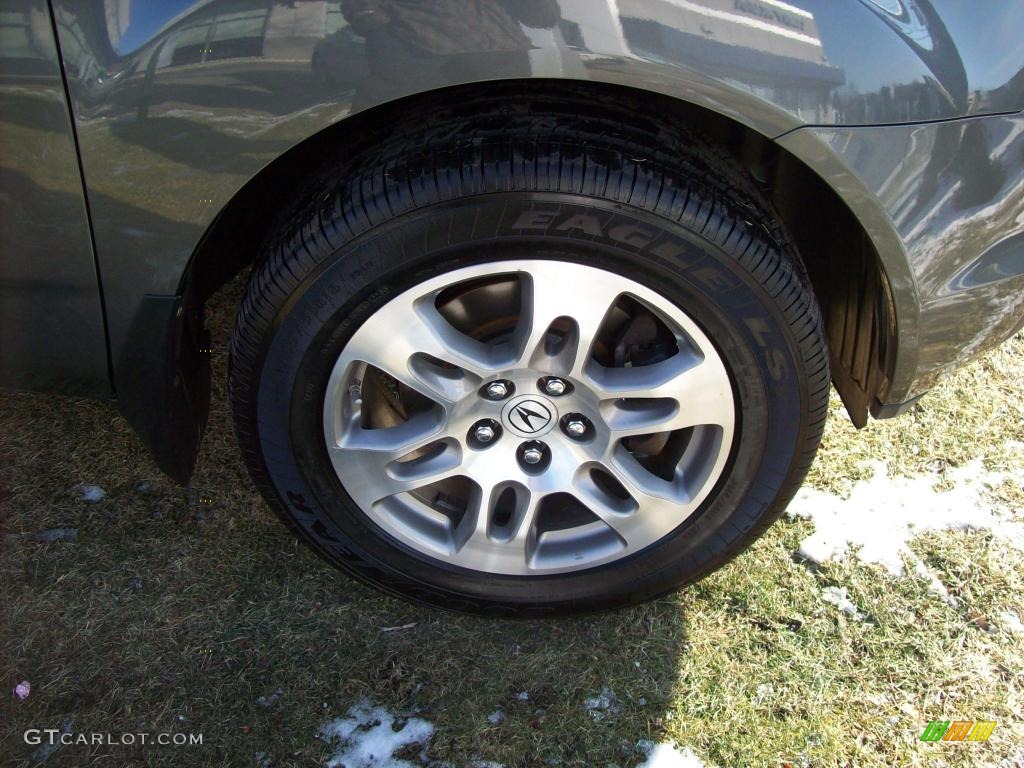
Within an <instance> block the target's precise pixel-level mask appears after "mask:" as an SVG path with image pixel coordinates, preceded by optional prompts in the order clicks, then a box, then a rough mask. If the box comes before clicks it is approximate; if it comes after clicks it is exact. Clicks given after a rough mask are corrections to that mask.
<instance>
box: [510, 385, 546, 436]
mask: <svg viewBox="0 0 1024 768" xmlns="http://www.w3.org/2000/svg"><path fill="white" fill-rule="evenodd" d="M557 420H558V411H557V409H556V408H555V406H554V403H552V402H551V401H550V400H548V399H547V398H546V397H541V396H540V395H522V396H521V397H516V398H513V399H512V400H509V402H508V403H506V405H505V407H504V408H503V409H502V410H501V421H502V423H503V424H504V425H505V429H507V430H508V431H509V432H511V433H512V434H514V435H519V437H540V436H541V435H543V434H545V433H547V432H550V431H551V428H552V427H553V426H554V425H555V422H556V421H557Z"/></svg>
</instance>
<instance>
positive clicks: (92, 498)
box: [78, 484, 107, 504]
mask: <svg viewBox="0 0 1024 768" xmlns="http://www.w3.org/2000/svg"><path fill="white" fill-rule="evenodd" d="M78 493H79V494H80V495H81V497H82V500H83V501H88V502H90V503H93V504H95V503H96V502H97V501H102V500H103V497H104V496H106V495H107V492H106V491H104V490H103V489H102V488H100V487H99V486H98V485H85V484H82V485H79V486H78Z"/></svg>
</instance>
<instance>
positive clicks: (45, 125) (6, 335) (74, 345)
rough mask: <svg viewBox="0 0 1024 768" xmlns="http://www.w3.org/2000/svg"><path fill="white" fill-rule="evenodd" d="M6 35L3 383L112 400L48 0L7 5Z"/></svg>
mask: <svg viewBox="0 0 1024 768" xmlns="http://www.w3.org/2000/svg"><path fill="white" fill-rule="evenodd" d="M0 34H2V38H0V39H2V40H3V41H4V44H3V47H2V48H0V118H2V119H0V386H6V387H23V388H32V389H39V390H47V391H52V392H62V393H68V394H80V395H91V396H94V397H104V396H109V395H110V377H109V374H108V368H107V345H106V341H105V339H104V333H103V313H102V312H101V309H100V293H99V283H98V281H97V279H96V265H95V262H94V260H93V253H92V247H91V243H90V239H89V226H88V219H87V217H86V207H85V202H84V197H83V190H82V179H81V175H80V174H79V170H78V159H77V157H76V154H75V143H74V137H73V134H72V130H71V120H70V115H69V113H68V106H67V101H66V99H65V93H64V85H63V81H62V79H61V74H60V67H59V61H58V57H57V49H56V46H55V44H54V35H53V25H52V23H51V19H50V12H49V9H48V8H47V5H46V2H45V0H4V7H3V9H2V14H0Z"/></svg>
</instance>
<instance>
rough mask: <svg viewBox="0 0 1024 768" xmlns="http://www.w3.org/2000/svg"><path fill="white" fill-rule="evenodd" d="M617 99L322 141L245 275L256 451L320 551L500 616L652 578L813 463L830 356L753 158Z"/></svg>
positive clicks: (702, 554)
mask: <svg viewBox="0 0 1024 768" xmlns="http://www.w3.org/2000/svg"><path fill="white" fill-rule="evenodd" d="M623 109H624V105H623V104H621V103H616V104H597V103H595V104H594V105H593V108H592V112H589V113H588V112H585V111H582V112H581V110H580V109H579V108H578V107H576V106H573V107H571V108H570V107H569V106H568V105H566V104H564V103H562V102H560V101H559V100H558V99H554V98H553V99H549V100H544V99H535V100H533V101H532V102H531V103H530V104H529V106H528V107H526V106H524V107H521V108H519V107H515V106H510V104H509V103H508V102H507V101H506V102H504V103H501V102H499V101H497V100H496V101H494V102H493V103H486V102H483V103H479V104H475V105H472V108H470V107H469V106H468V105H464V106H462V107H456V108H452V109H450V110H447V111H445V110H438V111H437V112H436V113H435V114H433V115H432V116H430V117H429V118H426V119H423V120H419V121H410V122H407V123H400V124H397V125H394V126H392V127H391V128H390V129H389V131H388V133H387V135H384V136H379V137H377V139H376V140H375V142H376V143H375V144H374V145H373V146H368V147H366V148H365V149H363V150H362V151H360V152H359V153H357V155H356V156H355V158H354V159H345V158H338V159H335V160H332V161H330V162H327V163H326V166H325V173H324V174H323V176H322V177H321V178H320V179H318V180H317V181H315V182H312V183H311V184H310V187H309V188H308V189H307V190H306V192H305V193H304V194H303V195H301V199H300V200H299V202H298V203H297V204H296V206H295V208H294V210H292V211H290V212H288V214H287V215H286V216H285V217H283V219H282V221H281V223H280V225H279V227H278V229H277V231H276V233H275V236H274V237H273V238H272V240H271V241H270V242H269V244H268V246H267V248H266V252H265V253H264V254H263V255H262V256H261V258H260V260H259V262H258V263H257V266H256V267H255V268H254V271H253V274H252V276H251V278H250V280H249V284H248V288H247V292H246V296H245V299H244V301H243V304H242V307H241V309H240V311H239V314H238V318H237V323H236V327H235V330H234V334H233V339H232V369H231V382H230V390H231V397H232V404H233V409H234V415H235V420H236V427H237V433H238V437H239V441H240V444H241V447H242V450H243V452H244V454H245V457H246V459H247V462H248V465H249V468H250V471H251V473H252V475H253V477H254V479H255V480H256V482H257V484H258V485H259V487H260V489H261V490H262V491H263V493H264V494H265V496H266V497H267V499H268V501H269V502H270V504H271V505H272V506H273V507H274V508H275V509H276V510H277V511H278V512H279V513H280V514H281V516H282V517H283V518H284V519H285V520H286V521H287V522H288V523H289V524H290V525H291V526H292V527H293V528H294V529H295V530H296V531H297V532H299V533H300V534H301V536H302V537H303V538H304V539H305V540H306V541H307V542H308V543H309V544H310V545H311V546H312V547H313V548H314V549H315V550H316V551H317V552H319V553H320V554H321V555H323V556H324V557H325V558H326V559H327V560H329V561H330V562H332V563H334V564H335V565H337V566H339V567H341V568H343V569H345V570H347V571H349V572H350V573H353V574H355V575H356V576H358V577H360V578H362V579H364V580H365V581H368V582H370V583H372V584H374V585H377V586H379V587H381V588H383V589H386V590H388V591H390V592H392V593H395V594H399V595H402V596H405V597H408V598H412V599H415V600H418V601H421V602H425V603H429V604H432V605H437V606H441V607H445V608H452V609H458V610H467V611H474V612H488V613H506V614H513V615H543V614H550V613H556V612H557V613H566V612H574V611H589V610H596V609H604V608H609V607H613V606H619V605H624V604H629V603H632V602H636V601H639V600H644V599H648V598H651V597H653V596H656V595H659V594H662V593H664V592H666V591H668V590H672V589H675V588H677V587H679V586H680V585H683V584H685V583H688V582H691V581H693V580H695V579H697V578H700V577H701V576H703V575H705V574H707V573H709V572H710V571H711V570H713V569H715V568H717V567H719V566H721V565H722V564H723V563H725V562H726V561H728V560H729V559H730V558H731V557H733V556H735V555H736V554H737V553H739V552H740V551H742V550H743V549H744V548H745V547H746V546H747V545H749V544H750V543H751V542H752V541H753V540H754V539H755V538H756V537H757V536H758V535H759V534H760V533H761V532H763V531H764V530H765V528H766V527H767V526H768V525H769V524H770V523H771V522H772V521H773V520H774V519H775V518H776V517H777V516H778V515H779V514H780V512H781V511H782V510H783V509H784V507H785V504H786V503H787V502H788V500H789V499H790V498H791V496H792V494H793V493H794V491H795V490H796V488H797V487H798V486H799V484H800V482H801V481H802V479H803V477H804V474H805V472H806V470H807V468H808V466H809V465H810V462H811V460H812V458H813V455H814V452H815V450H816V449H817V446H818V443H819V440H820V437H821V432H822V429H823V425H824V420H825V414H826V405H827V396H828V385H829V372H828V353H827V348H826V342H825V336H824V333H823V329H822V321H821V317H820V313H819V310H818V306H817V303H816V300H815V298H814V295H813V293H812V291H811V288H810V285H809V283H808V280H807V277H806V273H805V272H804V270H803V269H802V266H801V265H800V263H799V261H798V257H797V255H796V254H795V253H794V251H793V249H792V246H791V245H790V243H789V241H788V239H787V237H786V235H785V232H784V229H783V228H782V226H781V224H780V223H779V221H778V220H777V218H776V216H775V215H774V213H773V212H772V210H771V208H770V206H769V205H768V204H767V203H766V202H765V201H764V200H763V199H762V198H761V196H760V195H759V193H758V191H757V190H756V188H755V187H754V186H753V185H752V183H751V182H750V180H749V179H748V177H747V175H746V174H745V173H744V171H743V170H742V169H741V168H739V167H738V166H737V165H735V164H734V163H733V162H732V161H731V160H730V159H728V158H726V157H725V156H724V154H722V153H720V152H718V151H717V150H716V149H715V148H713V147H712V146H711V145H710V144H709V143H707V142H704V141H702V140H700V139H698V138H696V137H694V136H692V135H690V134H689V133H686V132H684V131H681V130H679V129H677V128H674V127H667V126H664V125H661V124H659V123H657V122H653V121H652V122H645V121H644V120H642V119H639V118H638V117H637V113H636V112H633V111H630V113H629V114H626V113H625V112H623V111H622V110H623Z"/></svg>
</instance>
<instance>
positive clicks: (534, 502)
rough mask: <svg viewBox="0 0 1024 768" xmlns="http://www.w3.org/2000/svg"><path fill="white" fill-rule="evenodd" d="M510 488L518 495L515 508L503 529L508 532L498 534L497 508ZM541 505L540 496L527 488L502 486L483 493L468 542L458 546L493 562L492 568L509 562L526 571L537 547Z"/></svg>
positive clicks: (470, 525)
mask: <svg viewBox="0 0 1024 768" xmlns="http://www.w3.org/2000/svg"><path fill="white" fill-rule="evenodd" d="M510 487H512V489H513V491H514V493H515V494H516V503H515V507H514V509H513V511H512V513H511V515H510V519H509V522H508V524H507V525H506V526H503V528H504V529H505V530H502V531H500V532H498V531H495V530H494V516H495V507H496V506H497V503H498V499H499V498H500V497H501V495H502V494H503V493H504V492H505V490H506V489H507V488H510ZM539 504H540V497H539V495H538V494H536V493H533V492H532V491H530V490H529V489H528V488H526V487H525V486H517V487H513V486H508V485H498V486H491V487H489V488H488V489H487V490H485V491H483V490H482V491H481V493H480V496H479V501H478V502H477V503H476V504H475V505H474V509H473V510H472V517H471V518H470V520H469V524H468V525H467V535H466V538H465V540H464V541H461V542H459V544H458V545H457V546H458V548H459V551H460V552H465V553H466V554H467V555H468V556H475V557H483V558H485V559H489V560H491V561H492V565H499V564H501V563H502V562H505V561H507V562H509V563H512V564H517V565H519V566H520V567H522V568H526V567H528V565H529V560H530V556H531V549H532V548H533V546H534V545H535V543H536V536H535V532H534V524H535V523H536V518H537V509H538V507H539Z"/></svg>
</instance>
